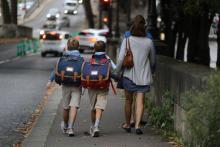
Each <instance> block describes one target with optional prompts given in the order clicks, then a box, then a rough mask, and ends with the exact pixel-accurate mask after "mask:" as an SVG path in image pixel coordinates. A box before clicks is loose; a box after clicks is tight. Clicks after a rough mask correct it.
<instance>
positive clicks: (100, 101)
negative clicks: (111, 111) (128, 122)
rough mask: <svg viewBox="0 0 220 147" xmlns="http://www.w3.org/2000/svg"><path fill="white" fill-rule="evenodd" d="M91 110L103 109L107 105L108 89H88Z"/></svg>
mask: <svg viewBox="0 0 220 147" xmlns="http://www.w3.org/2000/svg"><path fill="white" fill-rule="evenodd" d="M88 93H89V100H90V107H91V110H94V109H96V108H98V109H102V110H105V108H106V105H107V95H108V89H106V90H96V89H88Z"/></svg>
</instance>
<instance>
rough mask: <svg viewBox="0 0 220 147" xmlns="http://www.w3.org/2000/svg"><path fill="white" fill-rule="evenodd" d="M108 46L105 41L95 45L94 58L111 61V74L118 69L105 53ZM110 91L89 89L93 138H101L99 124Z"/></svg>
mask: <svg viewBox="0 0 220 147" xmlns="http://www.w3.org/2000/svg"><path fill="white" fill-rule="evenodd" d="M105 48H106V44H105V43H104V42H103V41H97V42H96V43H95V45H94V50H95V53H94V54H93V57H94V58H96V57H97V58H99V59H100V58H102V57H107V58H108V59H109V60H110V64H111V72H112V71H113V70H114V69H115V68H116V66H115V64H114V63H113V61H112V60H111V59H110V58H109V57H108V56H107V55H106V53H105ZM108 91H109V89H101V90H100V89H88V94H89V99H90V106H91V127H90V134H91V135H92V136H93V137H99V136H100V130H99V124H100V121H101V117H102V113H103V111H104V110H105V108H106V105H107V95H108Z"/></svg>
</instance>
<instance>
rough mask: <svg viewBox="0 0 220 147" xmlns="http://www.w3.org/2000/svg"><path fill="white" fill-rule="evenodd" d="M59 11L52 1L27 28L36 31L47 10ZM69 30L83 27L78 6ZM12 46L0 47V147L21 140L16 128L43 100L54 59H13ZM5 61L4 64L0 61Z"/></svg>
mask: <svg viewBox="0 0 220 147" xmlns="http://www.w3.org/2000/svg"><path fill="white" fill-rule="evenodd" d="M52 7H57V8H59V9H61V10H62V7H63V4H62V1H60V0H53V1H52V2H51V3H50V4H48V5H47V6H46V8H45V9H44V10H43V11H42V12H41V13H40V14H39V15H38V16H37V18H36V19H34V20H33V21H30V22H28V23H27V24H25V25H27V26H30V27H33V28H34V29H35V30H39V29H40V27H41V26H42V25H43V23H44V21H45V19H46V13H47V12H48V9H49V8H52ZM70 18H71V27H70V28H65V29H64V30H66V31H70V32H74V31H79V30H80V28H82V26H83V25H82V24H84V21H85V20H84V10H83V8H82V6H80V7H79V14H78V15H75V16H70ZM15 46H16V45H12V46H11V48H10V49H9V48H8V47H7V46H4V45H3V46H0V47H1V50H0V61H1V62H0V83H1V84H0V93H1V95H0V147H11V146H12V144H14V143H16V142H17V141H18V140H20V139H22V135H21V134H19V133H18V132H16V131H15V130H16V128H17V127H19V126H22V125H23V124H25V122H26V121H27V119H28V118H29V116H30V115H31V113H32V112H33V111H34V110H35V108H36V106H37V105H38V104H39V102H40V101H41V99H42V98H43V95H44V92H45V85H46V83H47V80H48V76H49V73H50V71H51V69H52V68H53V67H54V64H55V62H56V60H57V58H55V57H48V58H41V56H40V55H39V54H35V55H31V56H25V57H21V58H15V59H13V60H9V61H8V60H7V59H11V58H13V57H15V54H16V50H15V48H16V47H15ZM2 61H6V62H2Z"/></svg>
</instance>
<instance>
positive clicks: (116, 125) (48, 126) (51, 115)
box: [23, 87, 171, 147]
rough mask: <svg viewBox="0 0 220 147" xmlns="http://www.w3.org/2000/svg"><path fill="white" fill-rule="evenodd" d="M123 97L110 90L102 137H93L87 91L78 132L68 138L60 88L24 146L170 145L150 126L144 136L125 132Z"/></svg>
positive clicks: (110, 146)
mask: <svg viewBox="0 0 220 147" xmlns="http://www.w3.org/2000/svg"><path fill="white" fill-rule="evenodd" d="M121 97H122V94H121V92H119V91H118V95H117V96H116V95H114V94H113V93H112V90H110V94H109V96H108V106H107V109H106V111H105V112H104V115H103V119H102V121H101V128H100V129H101V136H100V137H99V138H93V137H91V136H89V135H87V133H85V132H88V131H89V126H90V112H89V111H90V110H89V101H88V94H87V92H85V95H84V96H83V97H82V100H81V104H80V105H81V108H80V110H79V113H78V117H77V120H76V123H75V131H76V135H75V137H68V136H66V135H64V134H62V132H61V130H60V122H61V120H62V104H61V103H60V101H61V88H60V87H59V88H58V90H57V91H55V92H54V94H53V96H52V97H50V99H49V102H48V105H47V106H46V108H45V110H44V112H43V113H42V115H41V116H40V118H39V120H38V122H37V123H36V125H35V126H34V128H33V130H32V132H31V134H30V135H29V136H28V137H27V138H26V140H25V141H24V143H23V147H72V146H78V147H92V146H96V147H171V144H168V143H166V142H163V141H162V140H161V137H159V136H157V135H155V133H154V132H153V131H152V130H151V129H150V128H149V127H145V128H144V134H143V135H141V136H138V135H136V134H134V133H131V134H129V133H125V131H124V130H122V129H121V128H120V124H121V123H122V122H123V121H124V112H123V103H124V100H123V99H121ZM59 103H60V104H59ZM133 132H134V131H133Z"/></svg>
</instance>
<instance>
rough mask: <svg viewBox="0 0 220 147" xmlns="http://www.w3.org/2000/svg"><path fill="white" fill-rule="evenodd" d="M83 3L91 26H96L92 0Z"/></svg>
mask: <svg viewBox="0 0 220 147" xmlns="http://www.w3.org/2000/svg"><path fill="white" fill-rule="evenodd" d="M83 5H84V9H85V13H86V18H87V20H88V25H89V28H94V27H95V24H94V15H93V12H92V7H91V2H90V0H84V1H83Z"/></svg>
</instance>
